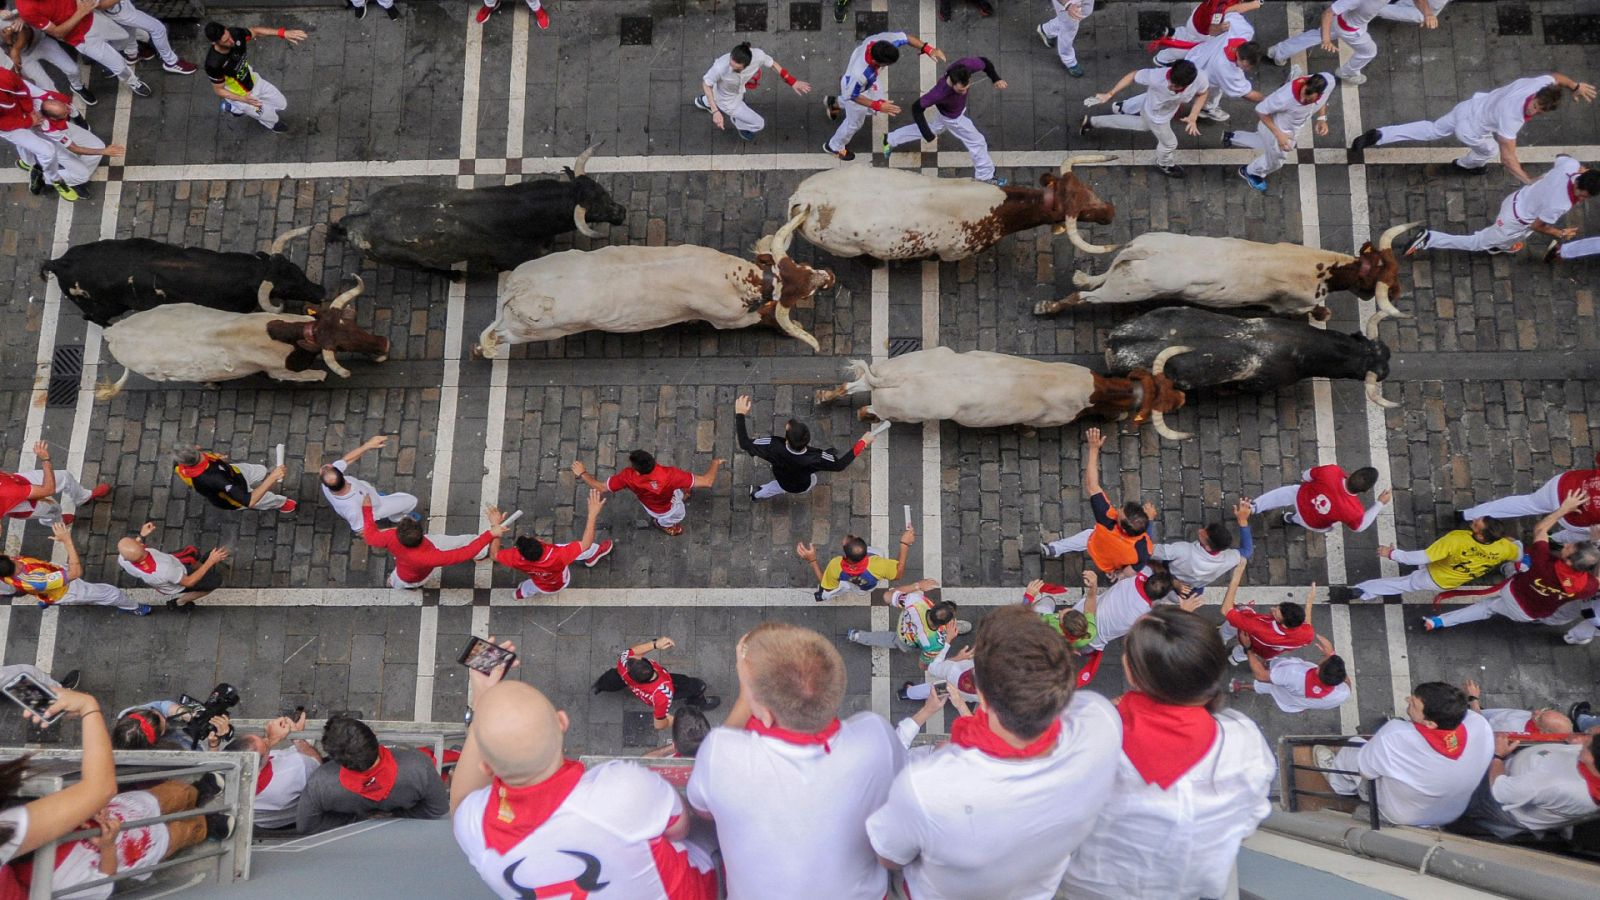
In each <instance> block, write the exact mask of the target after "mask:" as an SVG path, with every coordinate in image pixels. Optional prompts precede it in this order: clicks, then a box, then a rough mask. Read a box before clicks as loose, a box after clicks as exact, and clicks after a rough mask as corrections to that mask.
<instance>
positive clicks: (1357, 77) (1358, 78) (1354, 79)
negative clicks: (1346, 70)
mask: <svg viewBox="0 0 1600 900" xmlns="http://www.w3.org/2000/svg"><path fill="white" fill-rule="evenodd" d="M1333 74H1334V77H1335V78H1338V79H1339V80H1340V81H1342V82H1344V83H1345V84H1366V83H1367V76H1365V75H1363V74H1361V73H1360V72H1351V73H1350V74H1349V75H1344V74H1341V73H1339V72H1335V73H1333Z"/></svg>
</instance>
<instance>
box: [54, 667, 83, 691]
mask: <svg viewBox="0 0 1600 900" xmlns="http://www.w3.org/2000/svg"><path fill="white" fill-rule="evenodd" d="M82 680H83V673H82V672H79V671H78V670H77V669H73V670H72V671H70V672H68V673H67V674H65V675H63V676H61V677H60V678H57V679H56V684H59V685H61V686H62V687H64V688H66V689H67V690H69V691H75V690H77V689H78V682H79V681H82Z"/></svg>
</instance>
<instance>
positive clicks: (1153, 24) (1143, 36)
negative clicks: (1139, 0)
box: [1139, 10, 1172, 41]
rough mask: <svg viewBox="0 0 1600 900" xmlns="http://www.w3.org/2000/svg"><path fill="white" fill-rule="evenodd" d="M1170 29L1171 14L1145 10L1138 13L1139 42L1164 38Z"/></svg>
mask: <svg viewBox="0 0 1600 900" xmlns="http://www.w3.org/2000/svg"><path fill="white" fill-rule="evenodd" d="M1171 27H1172V14H1171V13H1169V12H1162V11H1160V10H1145V11H1144V12H1141V13H1139V40H1140V41H1153V40H1155V39H1156V38H1158V37H1165V36H1166V34H1167V30H1168V29H1170V28H1171Z"/></svg>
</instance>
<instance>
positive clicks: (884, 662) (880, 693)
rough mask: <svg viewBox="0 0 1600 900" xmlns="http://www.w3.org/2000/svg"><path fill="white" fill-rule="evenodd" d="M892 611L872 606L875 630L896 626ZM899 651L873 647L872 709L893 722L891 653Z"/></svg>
mask: <svg viewBox="0 0 1600 900" xmlns="http://www.w3.org/2000/svg"><path fill="white" fill-rule="evenodd" d="M890 612H892V610H891V609H890V608H889V607H887V606H874V607H872V609H871V611H870V614H871V617H872V623H871V624H872V630H873V631H888V630H889V629H890V628H892V627H894V626H893V625H891V624H890V623H891V618H890V615H889V613H890ZM898 652H900V651H898V650H890V649H889V648H888V647H873V648H872V711H873V712H875V713H877V714H878V715H880V716H883V717H884V718H885V719H888V720H889V721H891V722H893V721H894V717H893V716H892V715H891V710H890V708H889V697H890V680H889V679H890V675H889V667H890V656H889V654H891V653H898Z"/></svg>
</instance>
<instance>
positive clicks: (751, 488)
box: [750, 484, 756, 500]
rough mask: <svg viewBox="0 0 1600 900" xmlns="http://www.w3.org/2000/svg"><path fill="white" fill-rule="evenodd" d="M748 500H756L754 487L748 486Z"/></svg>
mask: <svg viewBox="0 0 1600 900" xmlns="http://www.w3.org/2000/svg"><path fill="white" fill-rule="evenodd" d="M750 499H751V500H755V499H756V486H755V485H753V484H752V485H750Z"/></svg>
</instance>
